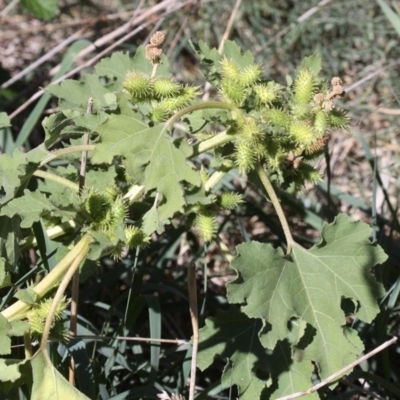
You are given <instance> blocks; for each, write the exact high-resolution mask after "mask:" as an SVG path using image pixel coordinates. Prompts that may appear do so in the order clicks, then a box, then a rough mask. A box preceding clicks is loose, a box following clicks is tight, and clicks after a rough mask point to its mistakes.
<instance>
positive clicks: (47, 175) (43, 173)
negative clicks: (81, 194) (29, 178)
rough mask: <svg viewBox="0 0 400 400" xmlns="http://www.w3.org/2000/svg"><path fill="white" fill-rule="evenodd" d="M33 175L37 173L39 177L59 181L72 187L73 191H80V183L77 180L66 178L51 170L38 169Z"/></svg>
mask: <svg viewBox="0 0 400 400" xmlns="http://www.w3.org/2000/svg"><path fill="white" fill-rule="evenodd" d="M33 175H35V176H37V177H39V178H43V179H48V180H49V181H54V182H57V183H59V184H60V185H64V186H65V187H67V188H69V189H71V190H72V191H74V192H76V193H78V191H79V185H77V184H76V183H75V182H72V181H70V180H69V179H65V178H63V177H61V176H58V175H55V174H52V173H50V172H47V171H42V170H40V169H38V170H37V171H35V172H34V173H33Z"/></svg>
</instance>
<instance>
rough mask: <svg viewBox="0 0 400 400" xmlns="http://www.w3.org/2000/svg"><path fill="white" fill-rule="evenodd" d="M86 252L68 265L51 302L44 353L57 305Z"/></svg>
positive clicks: (44, 338) (42, 346)
mask: <svg viewBox="0 0 400 400" xmlns="http://www.w3.org/2000/svg"><path fill="white" fill-rule="evenodd" d="M88 248H89V247H88ZM86 254H87V252H83V251H81V252H80V253H78V254H77V256H76V258H75V259H74V260H73V261H72V263H71V264H70V265H68V269H67V271H66V272H65V275H64V277H63V279H62V281H61V283H60V286H59V287H58V289H57V292H56V294H55V295H54V298H53V301H52V303H51V307H50V310H49V314H48V316H47V318H46V323H45V325H44V330H43V335H42V340H41V342H40V348H41V350H42V351H43V352H44V353H45V352H47V348H46V345H47V339H48V337H49V333H50V328H51V323H52V321H53V318H54V315H55V313H56V310H57V305H58V303H59V302H60V301H61V298H62V297H63V295H64V292H65V290H66V289H67V286H68V284H69V282H70V280H71V279H72V277H73V276H74V274H75V272H76V271H77V270H78V268H79V266H80V264H81V262H82V261H83V260H84V259H85V257H86Z"/></svg>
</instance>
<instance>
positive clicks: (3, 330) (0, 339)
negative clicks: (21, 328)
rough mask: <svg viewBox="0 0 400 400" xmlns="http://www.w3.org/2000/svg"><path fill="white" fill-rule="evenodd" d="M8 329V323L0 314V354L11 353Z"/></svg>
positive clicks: (9, 326)
mask: <svg viewBox="0 0 400 400" xmlns="http://www.w3.org/2000/svg"><path fill="white" fill-rule="evenodd" d="M10 329H11V325H10V323H9V322H8V321H7V319H6V318H4V317H3V315H2V314H0V354H10V353H11V339H10V338H9V336H8V334H9V332H10ZM0 370H1V368H0Z"/></svg>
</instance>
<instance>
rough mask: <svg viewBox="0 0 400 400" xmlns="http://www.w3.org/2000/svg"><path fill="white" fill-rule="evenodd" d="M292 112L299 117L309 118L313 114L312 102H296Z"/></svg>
mask: <svg viewBox="0 0 400 400" xmlns="http://www.w3.org/2000/svg"><path fill="white" fill-rule="evenodd" d="M292 114H293V115H294V116H295V117H296V118H298V119H308V118H310V116H311V114H312V108H311V104H310V103H301V104H299V103H294V104H293V105H292Z"/></svg>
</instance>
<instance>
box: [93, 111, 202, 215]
mask: <svg viewBox="0 0 400 400" xmlns="http://www.w3.org/2000/svg"><path fill="white" fill-rule="evenodd" d="M98 132H99V134H100V136H101V143H99V144H98V145H96V150H95V151H94V153H93V157H92V162H93V163H111V162H112V160H113V158H114V157H115V156H123V157H124V158H125V159H124V160H123V165H124V166H125V169H126V173H127V175H128V176H129V178H130V179H131V180H132V181H133V182H135V183H137V184H141V185H144V186H145V188H146V191H150V190H152V189H155V190H157V192H158V193H159V194H160V195H161V197H162V199H161V201H162V203H161V205H160V206H159V208H158V212H159V217H160V219H161V220H164V219H168V218H170V217H172V216H173V215H174V213H176V212H177V211H181V210H182V207H183V206H184V205H185V200H184V191H183V188H182V183H183V182H187V183H191V184H192V185H195V186H198V185H200V177H199V174H198V173H197V172H196V171H195V170H194V169H192V168H190V166H189V165H190V164H189V163H188V162H187V161H186V158H187V157H188V156H189V155H190V154H191V152H192V149H191V147H190V146H188V145H187V143H186V142H185V141H180V142H175V143H174V142H173V141H172V140H171V138H170V137H169V136H168V134H167V133H166V132H164V130H163V126H160V125H158V126H154V127H149V126H148V125H147V124H145V123H144V122H142V120H141V118H140V116H139V115H138V114H136V113H134V112H133V111H130V112H127V115H111V116H110V118H109V119H108V120H107V121H106V122H105V123H104V124H103V125H101V126H100V127H99V128H98Z"/></svg>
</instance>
